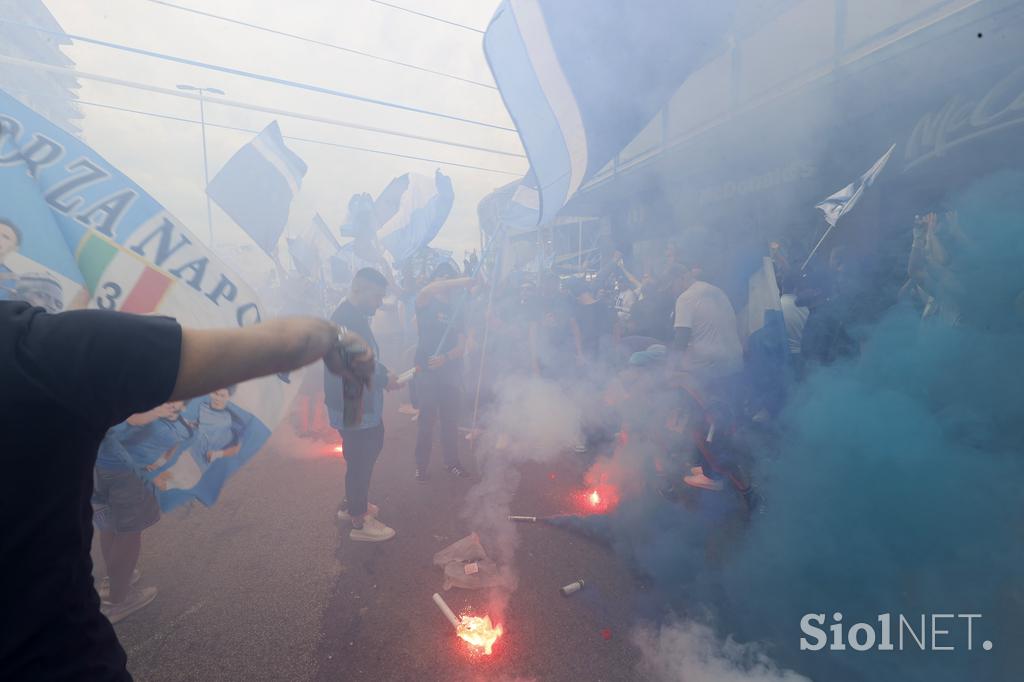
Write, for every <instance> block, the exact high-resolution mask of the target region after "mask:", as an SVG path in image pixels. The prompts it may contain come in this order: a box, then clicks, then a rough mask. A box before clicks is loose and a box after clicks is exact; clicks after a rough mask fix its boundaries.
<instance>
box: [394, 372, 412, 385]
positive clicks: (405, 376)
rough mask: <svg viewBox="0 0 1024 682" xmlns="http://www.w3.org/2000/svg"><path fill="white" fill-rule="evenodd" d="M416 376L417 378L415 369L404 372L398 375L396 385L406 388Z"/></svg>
mask: <svg viewBox="0 0 1024 682" xmlns="http://www.w3.org/2000/svg"><path fill="white" fill-rule="evenodd" d="M414 376H416V368H415V367H413V368H412V369H407V370H405V371H404V372H402V373H401V374H399V375H398V379H396V380H395V381H396V383H397V384H398V385H399V386H405V385H406V384H407V383H409V382H410V381H412V378H413V377H414Z"/></svg>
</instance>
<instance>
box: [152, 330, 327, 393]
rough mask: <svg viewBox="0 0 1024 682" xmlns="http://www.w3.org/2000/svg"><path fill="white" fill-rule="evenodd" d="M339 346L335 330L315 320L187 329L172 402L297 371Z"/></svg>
mask: <svg viewBox="0 0 1024 682" xmlns="http://www.w3.org/2000/svg"><path fill="white" fill-rule="evenodd" d="M337 348H338V331H337V327H336V326H335V325H334V324H332V323H330V322H328V321H326V320H322V319H318V318H312V317H292V318H282V319H278V320H271V321H268V322H263V323H260V324H256V325H251V326H248V327H243V328H240V329H230V330H221V329H217V330H195V329H189V330H185V331H184V332H183V334H182V349H181V364H180V367H179V370H178V380H177V383H176V384H175V388H174V392H173V393H172V394H171V399H172V400H183V399H187V398H192V397H195V396H197V395H202V394H204V393H209V392H211V391H214V390H216V389H218V388H223V387H224V386H230V385H233V384H237V383H239V382H242V381H246V380H248V379H255V378H257V377H263V376H269V375H272V374H278V373H280V372H288V371H292V370H295V369H299V368H300V367H305V366H306V365H308V364H310V363H312V362H315V361H316V360H319V359H321V358H323V357H324V356H325V355H326V354H327V353H328V352H331V351H334V350H336V349H337Z"/></svg>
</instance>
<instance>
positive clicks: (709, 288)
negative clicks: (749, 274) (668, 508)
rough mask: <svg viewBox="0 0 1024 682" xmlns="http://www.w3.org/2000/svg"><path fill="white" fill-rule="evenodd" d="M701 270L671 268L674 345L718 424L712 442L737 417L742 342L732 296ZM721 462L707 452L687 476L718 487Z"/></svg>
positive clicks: (682, 379)
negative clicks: (736, 394) (674, 300)
mask: <svg viewBox="0 0 1024 682" xmlns="http://www.w3.org/2000/svg"><path fill="white" fill-rule="evenodd" d="M701 274H702V273H701V269H700V268H699V267H696V266H675V267H674V268H673V269H672V271H671V272H670V275H671V277H672V281H673V285H674V290H675V292H676V293H677V294H678V297H677V298H676V306H675V322H674V327H675V336H674V339H673V345H672V349H673V352H674V354H675V355H676V368H677V370H678V371H679V374H678V375H677V377H676V378H677V380H678V381H679V383H680V385H682V386H684V387H688V388H690V389H692V390H693V391H695V392H696V393H697V394H698V395H699V396H700V397H701V402H702V403H703V405H704V408H705V409H706V410H707V411H708V413H709V416H710V419H711V422H712V424H713V425H714V429H715V430H714V431H710V432H709V434H708V440H707V443H708V444H710V443H711V440H712V438H713V434H714V433H715V431H717V432H718V434H719V442H720V441H721V437H722V436H724V435H725V433H726V432H727V431H728V430H729V429H730V427H731V425H732V422H733V421H734V417H733V409H732V405H733V403H734V398H735V390H736V385H737V383H738V382H737V379H738V377H739V374H740V372H741V371H742V369H743V346H742V344H741V343H740V336H739V329H738V325H737V320H736V311H735V310H734V309H733V307H732V303H731V302H730V301H729V297H728V296H727V295H726V294H725V292H724V291H722V290H721V289H719V288H718V287H716V286H714V285H713V284H709V283H708V282H705V281H703V280H701ZM722 468H723V467H722V465H721V464H720V463H719V464H715V463H713V462H711V461H709V460H708V457H707V456H706V454H705V453H702V462H701V466H700V467H694V469H693V471H692V472H691V475H689V476H686V477H684V479H683V480H684V482H685V483H686V484H687V485H690V486H692V487H695V488H703V489H705V490H714V491H718V490H721V489H722V487H723V485H722V481H721V478H720V477H719V475H718V473H717V472H716V471H715V469H722ZM725 473H726V474H727V475H728V477H729V478H730V479H731V480H732V483H733V485H734V486H736V487H737V488H738V489H740V490H741V492H744V493H746V492H747V491H749V485H748V484H747V483H745V482H744V481H742V480H741V477H740V476H738V474H734V473H732V472H725Z"/></svg>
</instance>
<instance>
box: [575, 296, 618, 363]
mask: <svg viewBox="0 0 1024 682" xmlns="http://www.w3.org/2000/svg"><path fill="white" fill-rule="evenodd" d="M616 320H617V317H616V315H615V310H614V309H613V308H612V307H611V306H610V305H608V304H607V303H606V302H605V301H594V302H593V303H586V304H582V303H581V304H577V305H576V323H577V324H578V325H579V327H580V342H581V344H582V346H583V352H584V353H585V354H586V355H588V356H590V357H595V356H597V355H598V352H599V351H600V350H601V348H602V344H603V343H607V339H608V338H610V337H611V336H612V334H613V333H614V332H615V322H616Z"/></svg>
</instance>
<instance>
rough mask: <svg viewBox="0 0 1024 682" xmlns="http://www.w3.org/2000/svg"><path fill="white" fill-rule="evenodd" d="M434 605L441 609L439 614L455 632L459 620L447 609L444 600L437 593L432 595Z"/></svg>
mask: <svg viewBox="0 0 1024 682" xmlns="http://www.w3.org/2000/svg"><path fill="white" fill-rule="evenodd" d="M434 603H435V604H437V608H439V609H441V613H443V614H444V617H445V618H447V619H448V622H449V623H451V624H452V627H453V628H455V629H456V630H458V629H459V619H458V618H456V617H455V613H454V612H453V611H452V610H451V609H450V608H448V604H446V603H445V601H444V599H443V598H442V597H441V595H439V594H438V593H437V592H435V593H434Z"/></svg>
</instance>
